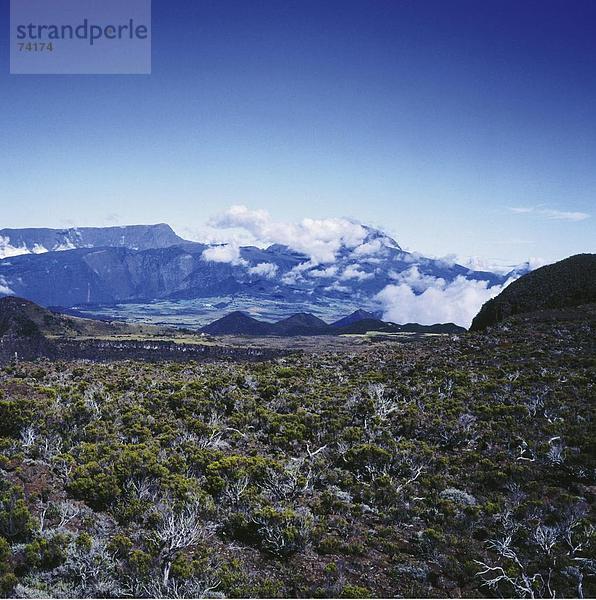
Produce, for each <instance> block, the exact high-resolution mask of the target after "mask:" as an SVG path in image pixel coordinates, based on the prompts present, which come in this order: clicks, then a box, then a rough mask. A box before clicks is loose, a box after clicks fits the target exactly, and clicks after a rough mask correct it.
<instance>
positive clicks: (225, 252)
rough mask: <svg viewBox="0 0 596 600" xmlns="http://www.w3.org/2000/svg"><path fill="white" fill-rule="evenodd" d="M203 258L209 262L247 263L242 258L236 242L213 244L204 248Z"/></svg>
mask: <svg viewBox="0 0 596 600" xmlns="http://www.w3.org/2000/svg"><path fill="white" fill-rule="evenodd" d="M201 258H202V259H203V260H204V261H207V262H216V263H230V264H232V265H235V266H236V265H246V264H247V262H246V261H245V260H244V259H243V258H240V247H239V246H237V245H236V244H222V245H220V246H211V247H210V248H207V249H206V250H203V253H202V254H201Z"/></svg>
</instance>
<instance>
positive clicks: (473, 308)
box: [376, 276, 512, 327]
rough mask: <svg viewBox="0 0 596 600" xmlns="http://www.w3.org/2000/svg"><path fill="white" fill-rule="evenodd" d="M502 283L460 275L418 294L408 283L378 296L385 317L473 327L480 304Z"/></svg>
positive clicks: (425, 323) (423, 322)
mask: <svg viewBox="0 0 596 600" xmlns="http://www.w3.org/2000/svg"><path fill="white" fill-rule="evenodd" d="M511 281H512V280H509V281H507V282H506V283H505V284H504V285H502V286H493V287H488V282H487V281H471V280H468V279H466V278H465V277H462V276H458V277H457V278H456V279H455V280H454V281H452V282H451V283H446V282H445V281H444V280H442V279H436V280H435V282H434V283H433V284H432V285H430V286H429V287H427V288H426V289H425V290H424V291H423V292H422V293H421V294H416V293H415V292H414V289H413V287H411V286H410V285H408V284H407V283H400V284H398V285H394V284H391V285H388V286H386V287H385V288H384V289H383V290H382V291H381V292H379V293H378V294H377V296H376V299H377V300H378V301H379V302H380V303H381V305H382V307H383V319H384V320H387V321H394V322H397V323H408V322H415V323H420V324H422V325H432V324H434V323H448V322H452V323H456V324H457V325H461V326H463V327H469V326H470V324H471V322H472V319H473V318H474V317H475V316H476V314H477V313H478V311H479V310H480V307H481V306H482V305H483V304H484V303H485V302H486V301H488V300H490V299H491V298H493V297H494V296H496V295H497V294H499V293H500V292H501V291H502V290H503V288H505V287H506V286H507V285H509V283H511Z"/></svg>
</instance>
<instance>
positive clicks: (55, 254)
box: [0, 225, 505, 307]
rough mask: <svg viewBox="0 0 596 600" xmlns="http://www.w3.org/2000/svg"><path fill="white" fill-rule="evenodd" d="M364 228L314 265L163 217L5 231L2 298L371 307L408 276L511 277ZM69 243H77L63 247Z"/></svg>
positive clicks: (276, 248) (279, 249)
mask: <svg viewBox="0 0 596 600" xmlns="http://www.w3.org/2000/svg"><path fill="white" fill-rule="evenodd" d="M16 231H18V233H15V232H16ZM367 231H368V234H367V237H366V239H364V241H363V242H362V243H361V244H360V245H359V246H358V247H356V248H352V247H346V246H343V247H341V248H340V249H339V250H338V252H337V254H336V257H335V260H334V261H333V263H327V264H317V263H314V262H313V261H311V260H310V258H309V257H308V256H306V255H304V254H301V253H299V252H295V251H293V250H291V249H290V248H287V247H286V246H280V245H273V246H270V247H268V248H264V249H263V248H257V247H254V246H248V247H243V248H240V249H239V251H238V255H237V256H233V257H231V258H223V259H222V258H220V256H219V255H217V252H216V253H215V254H216V255H215V256H214V255H212V254H210V253H209V252H206V250H210V252H213V250H214V247H213V246H207V245H205V244H199V243H194V242H186V241H184V240H182V239H181V238H179V237H178V236H177V235H176V234H175V233H174V232H173V231H172V230H171V229H170V228H169V227H168V226H167V225H155V226H134V227H122V228H114V227H109V228H104V229H101V228H98V229H86V228H81V229H73V230H66V231H63V232H58V231H57V230H2V231H0V236H2V237H0V239H4V240H6V239H9V240H10V245H6V244H5V245H4V252H5V258H4V259H3V260H0V296H1V295H10V294H13V295H17V296H22V297H24V298H28V299H30V300H33V301H34V302H37V303H39V304H41V305H44V306H62V307H73V306H82V305H89V304H104V305H110V304H115V303H123V302H148V301H152V300H164V299H167V300H182V299H193V298H204V297H210V296H221V295H232V294H235V293H238V292H242V294H244V295H247V296H252V297H254V298H255V299H259V298H261V299H262V298H268V299H274V300H276V301H277V300H279V301H280V302H291V301H292V300H299V299H308V298H313V297H314V298H318V299H321V298H330V299H349V300H350V301H352V300H353V301H354V304H359V305H361V306H367V305H368V304H369V301H370V299H371V298H373V297H374V296H375V294H377V293H379V292H380V291H381V290H382V289H383V288H384V287H385V286H387V285H388V284H390V283H395V282H396V281H397V282H399V281H400V278H403V277H408V276H412V274H413V275H414V276H415V277H418V278H441V279H443V280H445V281H448V282H449V281H453V280H454V279H456V278H457V277H464V278H466V279H476V280H484V281H487V282H488V285H495V284H500V283H502V282H503V281H504V279H505V278H504V277H502V276H499V275H496V274H494V273H487V272H478V271H471V270H469V269H467V268H465V267H463V266H461V265H457V264H453V263H446V262H445V261H441V260H434V259H429V258H425V257H422V256H419V255H416V254H412V253H409V252H405V251H403V250H402V249H401V248H400V247H399V245H398V244H397V243H396V242H395V241H394V240H392V239H391V238H389V237H387V236H386V235H384V234H383V233H382V232H380V231H378V230H374V229H370V228H368V229H367ZM68 244H70V246H72V247H73V248H72V249H70V250H65V248H66V247H67V245H68ZM215 249H216V250H217V251H219V250H224V253H225V252H226V251H227V249H226V248H225V247H220V248H215ZM45 250H50V251H47V252H46V251H45ZM59 250H60V251H59ZM7 252H8V254H11V253H12V254H11V255H6V253H7Z"/></svg>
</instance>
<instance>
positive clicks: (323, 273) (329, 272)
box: [308, 265, 337, 279]
mask: <svg viewBox="0 0 596 600" xmlns="http://www.w3.org/2000/svg"><path fill="white" fill-rule="evenodd" d="M308 275H309V277H321V278H323V279H328V278H331V277H335V276H336V275H337V267H336V266H334V265H331V266H330V267H327V268H326V269H314V270H313V271H309V272H308Z"/></svg>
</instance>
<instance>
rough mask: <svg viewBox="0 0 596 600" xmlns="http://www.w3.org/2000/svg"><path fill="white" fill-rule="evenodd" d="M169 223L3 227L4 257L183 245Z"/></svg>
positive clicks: (1, 249)
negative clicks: (85, 249) (107, 248)
mask: <svg viewBox="0 0 596 600" xmlns="http://www.w3.org/2000/svg"><path fill="white" fill-rule="evenodd" d="M182 243H184V240H183V239H182V238H180V237H178V236H177V235H176V234H175V233H174V231H173V230H172V228H171V227H170V226H169V225H165V224H163V223H161V224H159V225H129V226H126V227H74V228H70V229H45V228H31V229H0V259H2V258H7V257H9V256H19V255H21V254H43V253H45V252H57V251H64V250H74V249H75V248H101V247H113V248H118V247H122V248H130V249H132V250H146V249H148V248H167V247H168V246H174V245H176V244H182Z"/></svg>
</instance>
